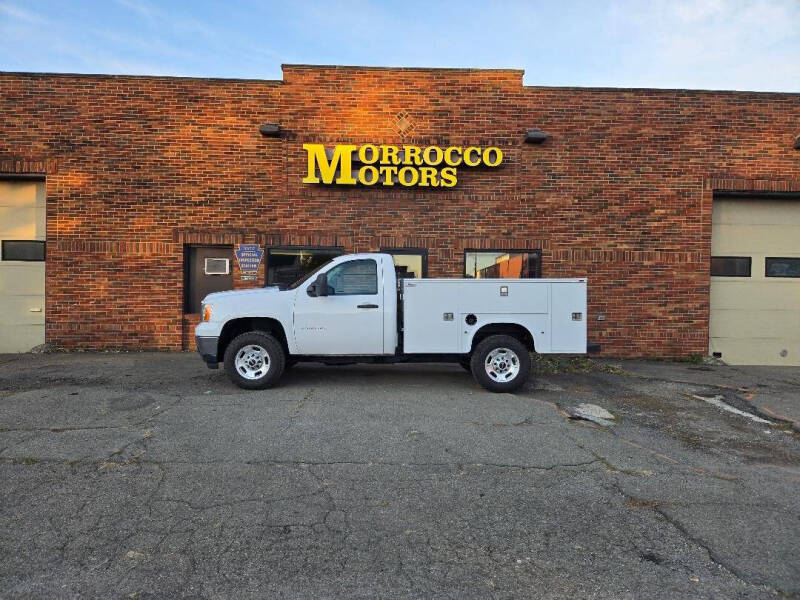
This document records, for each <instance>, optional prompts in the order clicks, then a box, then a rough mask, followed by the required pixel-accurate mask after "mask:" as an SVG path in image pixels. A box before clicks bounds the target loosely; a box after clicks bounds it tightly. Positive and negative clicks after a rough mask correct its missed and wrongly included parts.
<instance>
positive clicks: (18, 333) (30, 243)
mask: <svg viewBox="0 0 800 600" xmlns="http://www.w3.org/2000/svg"><path fill="white" fill-rule="evenodd" d="M44 193H45V192H44V182H37V181H0V332H2V333H0V352H25V351H27V350H30V349H31V348H33V347H34V346H38V345H39V344H43V343H44V265H45V263H44V251H45V248H44V241H45V196H44Z"/></svg>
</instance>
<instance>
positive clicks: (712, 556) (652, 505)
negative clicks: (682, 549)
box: [611, 481, 783, 594]
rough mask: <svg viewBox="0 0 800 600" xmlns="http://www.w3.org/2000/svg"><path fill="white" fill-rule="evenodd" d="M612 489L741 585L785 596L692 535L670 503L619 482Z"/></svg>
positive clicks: (627, 503) (627, 502)
mask: <svg viewBox="0 0 800 600" xmlns="http://www.w3.org/2000/svg"><path fill="white" fill-rule="evenodd" d="M611 485H612V487H613V488H614V489H615V490H616V491H617V493H619V494H620V495H621V496H622V497H623V498H624V499H625V506H627V507H629V508H644V509H648V510H651V511H653V513H654V514H656V515H658V516H659V517H660V518H661V519H662V520H663V521H665V522H666V523H668V524H669V525H670V526H672V528H673V529H675V531H677V532H678V533H679V534H680V536H681V537H683V538H684V539H685V540H686V541H688V542H689V543H691V544H693V545H695V546H697V547H698V548H701V549H702V550H703V551H705V552H706V554H708V558H709V560H711V562H713V563H714V564H715V565H717V567H719V568H721V569H723V570H725V571H727V572H728V573H730V574H731V575H732V576H733V577H735V578H736V579H738V580H739V581H740V582H741V583H743V584H745V585H748V586H756V587H763V586H767V587H769V588H770V589H772V590H773V591H774V592H776V593H778V594H783V592H782V591H781V590H779V589H778V588H776V587H775V586H774V585H772V584H770V583H769V582H767V581H763V580H757V579H753V578H751V577H749V576H748V575H747V574H746V573H744V572H742V571H741V570H740V569H739V568H737V567H736V566H735V565H733V564H731V563H730V562H729V561H726V560H724V559H723V558H722V557H721V556H720V555H719V554H718V553H717V552H716V551H715V550H714V549H713V548H712V547H711V545H710V544H709V543H708V542H706V541H705V540H703V539H702V538H700V537H698V536H696V535H694V534H692V533H691V532H690V531H689V530H688V529H687V528H686V526H685V525H683V523H681V522H680V521H679V520H678V519H676V518H675V517H673V516H671V515H670V514H669V513H668V512H666V510H665V506H666V505H667V504H669V503H666V502H663V501H661V500H658V499H655V498H637V497H635V496H632V495H631V494H629V493H627V492H626V491H625V490H624V489H623V488H622V486H621V485H619V483H618V482H616V481H614V482H612V484H611Z"/></svg>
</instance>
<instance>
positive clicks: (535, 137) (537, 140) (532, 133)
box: [525, 129, 547, 144]
mask: <svg viewBox="0 0 800 600" xmlns="http://www.w3.org/2000/svg"><path fill="white" fill-rule="evenodd" d="M546 139H547V134H546V133H545V132H544V131H542V130H541V129H528V132H527V133H526V134H525V143H526V144H543V143H544V141H545V140H546Z"/></svg>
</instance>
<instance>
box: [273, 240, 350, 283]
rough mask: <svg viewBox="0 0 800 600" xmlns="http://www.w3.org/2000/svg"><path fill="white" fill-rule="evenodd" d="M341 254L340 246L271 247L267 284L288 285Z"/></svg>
mask: <svg viewBox="0 0 800 600" xmlns="http://www.w3.org/2000/svg"><path fill="white" fill-rule="evenodd" d="M340 254H342V251H341V250H340V249H339V248H270V249H269V250H267V285H277V286H280V287H287V286H289V285H290V284H292V283H294V282H295V281H297V280H298V279H300V278H301V277H304V276H305V275H307V274H308V273H310V272H311V271H313V270H314V269H316V268H318V267H320V266H321V265H323V264H325V263H326V262H328V261H329V260H331V259H332V258H335V257H337V256H339V255H340Z"/></svg>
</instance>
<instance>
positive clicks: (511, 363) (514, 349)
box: [470, 335, 531, 392]
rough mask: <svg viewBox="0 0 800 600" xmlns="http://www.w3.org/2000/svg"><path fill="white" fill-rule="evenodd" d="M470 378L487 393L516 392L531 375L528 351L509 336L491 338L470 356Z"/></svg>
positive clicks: (482, 342)
mask: <svg viewBox="0 0 800 600" xmlns="http://www.w3.org/2000/svg"><path fill="white" fill-rule="evenodd" d="M470 366H471V367H472V376H473V377H474V378H475V381H477V382H478V383H479V384H481V385H482V386H483V387H485V388H486V389H487V390H489V391H490V392H513V391H515V390H518V389H519V388H521V387H522V386H523V385H525V382H526V381H528V378H529V377H530V375H531V355H530V352H529V351H528V348H526V347H525V345H524V344H523V343H522V342H520V341H519V340H518V339H517V338H515V337H511V336H510V335H492V336H489V337H487V338H486V339H485V340H482V341H481V342H480V343H479V344H478V346H477V347H476V348H475V351H474V352H473V353H472V361H471V365H470Z"/></svg>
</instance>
